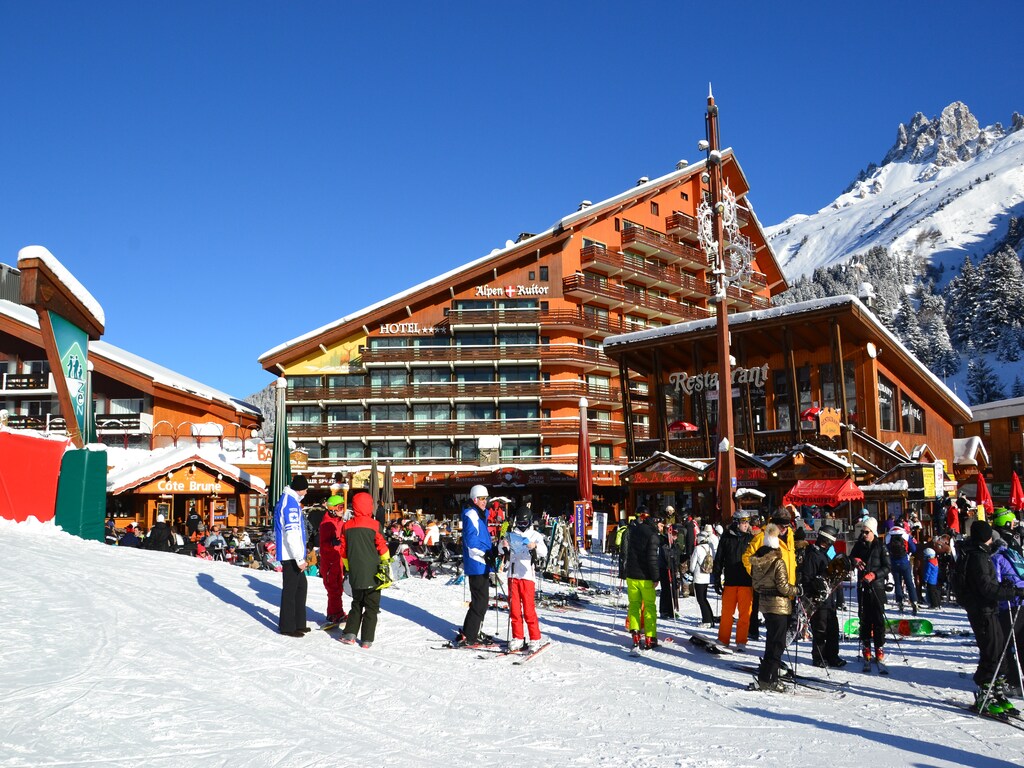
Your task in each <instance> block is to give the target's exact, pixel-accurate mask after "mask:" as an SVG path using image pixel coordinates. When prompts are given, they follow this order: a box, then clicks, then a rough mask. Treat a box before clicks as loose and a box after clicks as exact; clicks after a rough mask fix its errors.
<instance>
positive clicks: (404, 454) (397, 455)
mask: <svg viewBox="0 0 1024 768" xmlns="http://www.w3.org/2000/svg"><path fill="white" fill-rule="evenodd" d="M368 448H369V451H370V455H371V456H376V457H377V458H378V459H407V458H409V447H408V446H407V445H406V444H405V441H404V440H372V441H370V444H369V446H368Z"/></svg>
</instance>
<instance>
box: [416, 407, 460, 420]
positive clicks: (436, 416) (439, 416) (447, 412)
mask: <svg viewBox="0 0 1024 768" xmlns="http://www.w3.org/2000/svg"><path fill="white" fill-rule="evenodd" d="M451 416H452V413H451V407H450V406H449V405H448V403H416V404H414V405H413V407H412V420H413V421H448V420H449V419H450V418H451Z"/></svg>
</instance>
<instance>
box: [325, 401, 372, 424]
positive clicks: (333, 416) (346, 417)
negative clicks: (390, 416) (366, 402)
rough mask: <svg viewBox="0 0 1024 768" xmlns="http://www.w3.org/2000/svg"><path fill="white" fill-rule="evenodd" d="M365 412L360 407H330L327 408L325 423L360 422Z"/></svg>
mask: <svg viewBox="0 0 1024 768" xmlns="http://www.w3.org/2000/svg"><path fill="white" fill-rule="evenodd" d="M364 415H365V411H364V410H363V406H361V405H331V406H328V408H327V422H328V423H329V424H333V423H335V422H338V421H362V420H363V416H364Z"/></svg>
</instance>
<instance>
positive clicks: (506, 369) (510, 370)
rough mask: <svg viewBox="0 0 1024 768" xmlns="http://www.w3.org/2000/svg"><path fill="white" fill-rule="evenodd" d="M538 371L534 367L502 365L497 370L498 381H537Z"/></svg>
mask: <svg viewBox="0 0 1024 768" xmlns="http://www.w3.org/2000/svg"><path fill="white" fill-rule="evenodd" d="M539 376H540V369H539V368H537V366H535V365H502V366H500V367H499V368H498V381H537V379H538V377H539Z"/></svg>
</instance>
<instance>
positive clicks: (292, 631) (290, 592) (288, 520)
mask: <svg viewBox="0 0 1024 768" xmlns="http://www.w3.org/2000/svg"><path fill="white" fill-rule="evenodd" d="M308 489H309V483H308V482H307V481H306V478H304V477H303V476H302V475H295V476H294V477H293V478H292V481H291V483H289V484H288V486H287V487H286V488H285V489H284V491H282V492H281V497H280V498H279V499H278V500H277V504H276V505H275V506H274V540H275V544H276V545H277V559H278V560H280V561H281V570H282V584H281V612H280V617H279V619H278V624H277V631H278V632H279V633H280V634H282V635H288V636H290V637H302V636H303V635H304V634H306V633H307V632H309V627H307V626H306V590H307V585H306V573H305V571H306V521H305V516H304V515H303V513H302V499H303V497H304V496H305V495H306V491H307V490H308Z"/></svg>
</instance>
